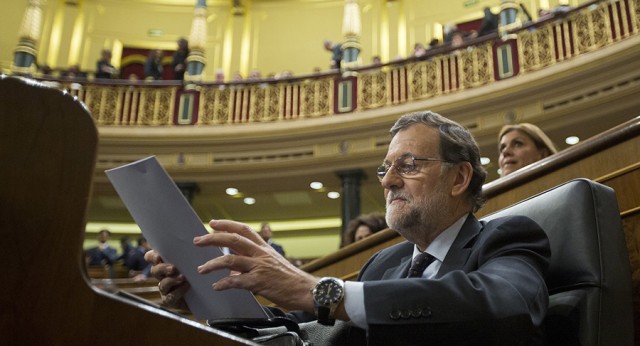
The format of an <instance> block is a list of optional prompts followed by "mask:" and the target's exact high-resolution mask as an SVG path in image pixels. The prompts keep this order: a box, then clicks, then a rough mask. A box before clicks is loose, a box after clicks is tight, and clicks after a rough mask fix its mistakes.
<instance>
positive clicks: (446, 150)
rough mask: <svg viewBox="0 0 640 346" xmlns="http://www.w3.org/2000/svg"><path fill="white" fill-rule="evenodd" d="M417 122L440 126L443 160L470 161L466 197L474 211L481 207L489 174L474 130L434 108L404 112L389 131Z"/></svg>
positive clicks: (441, 157) (433, 126)
mask: <svg viewBox="0 0 640 346" xmlns="http://www.w3.org/2000/svg"><path fill="white" fill-rule="evenodd" d="M418 124H422V125H426V126H429V127H432V128H435V129H437V130H438V133H439V135H440V159H441V160H444V161H445V162H447V163H449V164H456V163H460V162H469V163H470V164H471V167H472V169H473V175H472V176H471V182H470V183H469V187H468V189H467V197H468V201H469V203H470V205H471V206H472V207H473V211H474V212H476V211H478V209H480V208H481V207H482V205H483V204H484V202H485V198H484V196H483V195H482V184H484V181H485V179H486V178H487V171H486V170H485V169H484V167H483V166H482V164H481V163H480V149H478V144H477V143H476V140H475V139H474V138H473V136H472V135H471V132H469V130H468V129H467V128H465V127H464V126H462V125H460V124H458V123H456V122H455V121H452V120H449V119H447V118H445V117H443V116H442V115H440V114H437V113H434V112H431V111H424V112H414V113H409V114H405V115H403V116H402V117H400V119H398V121H396V123H395V124H394V125H393V126H392V127H391V130H390V131H389V132H390V133H391V137H394V136H395V135H396V134H397V133H398V132H400V131H401V130H403V129H406V128H408V127H411V126H413V125H418Z"/></svg>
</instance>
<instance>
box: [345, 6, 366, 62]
mask: <svg viewBox="0 0 640 346" xmlns="http://www.w3.org/2000/svg"><path fill="white" fill-rule="evenodd" d="M361 31H362V24H361V21H360V7H359V6H358V0H346V3H345V5H344V18H343V21H342V34H343V35H344V38H345V41H344V42H343V43H342V64H341V67H342V69H343V70H349V69H350V68H353V67H356V66H357V65H358V55H359V54H360V50H361V48H362V46H361V44H360V32H361Z"/></svg>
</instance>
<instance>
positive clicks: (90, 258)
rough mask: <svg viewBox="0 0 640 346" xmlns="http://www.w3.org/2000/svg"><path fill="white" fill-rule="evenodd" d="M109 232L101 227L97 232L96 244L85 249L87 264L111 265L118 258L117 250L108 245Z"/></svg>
mask: <svg viewBox="0 0 640 346" xmlns="http://www.w3.org/2000/svg"><path fill="white" fill-rule="evenodd" d="M109 236H111V232H109V230H106V229H103V230H100V232H98V246H96V247H93V248H90V249H89V250H87V254H86V257H87V264H88V265H94V266H95V265H107V264H108V265H112V264H114V263H115V262H116V260H117V259H118V251H117V250H116V249H114V248H113V247H111V245H109Z"/></svg>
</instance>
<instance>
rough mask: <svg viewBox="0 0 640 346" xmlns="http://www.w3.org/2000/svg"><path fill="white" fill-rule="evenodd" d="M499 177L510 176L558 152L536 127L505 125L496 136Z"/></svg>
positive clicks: (525, 124) (524, 124) (529, 125)
mask: <svg viewBox="0 0 640 346" xmlns="http://www.w3.org/2000/svg"><path fill="white" fill-rule="evenodd" d="M498 152H499V153H500V158H499V160H498V164H499V165H500V175H501V176H503V177H504V176H505V175H508V174H511V173H513V172H515V171H517V170H518V169H520V168H522V167H525V166H528V165H530V164H532V163H534V162H536V161H538V160H541V159H543V158H545V157H547V156H549V155H552V154H555V153H557V152H558V150H557V149H556V147H555V145H554V144H553V142H552V141H551V139H549V137H547V135H546V134H545V133H544V132H542V130H541V129H540V128H539V127H537V126H536V125H533V124H529V123H522V124H514V125H505V126H503V127H502V129H501V130H500V134H499V135H498Z"/></svg>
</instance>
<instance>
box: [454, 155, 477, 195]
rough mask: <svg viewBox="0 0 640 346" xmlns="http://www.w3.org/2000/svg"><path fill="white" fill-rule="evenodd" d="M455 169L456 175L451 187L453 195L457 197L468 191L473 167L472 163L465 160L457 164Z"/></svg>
mask: <svg viewBox="0 0 640 346" xmlns="http://www.w3.org/2000/svg"><path fill="white" fill-rule="evenodd" d="M453 170H454V172H455V176H454V180H453V186H452V187H451V196H454V197H457V196H460V195H463V194H464V193H465V192H466V191H467V188H468V187H469V184H470V183H471V177H472V176H473V168H472V167H471V163H469V162H466V161H465V162H460V163H458V164H456V167H455V168H454V169H453Z"/></svg>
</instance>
